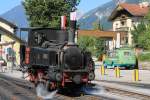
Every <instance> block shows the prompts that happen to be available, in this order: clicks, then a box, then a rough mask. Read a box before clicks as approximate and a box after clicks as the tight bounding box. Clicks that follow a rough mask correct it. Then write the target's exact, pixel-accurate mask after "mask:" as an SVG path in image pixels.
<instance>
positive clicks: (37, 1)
mask: <svg viewBox="0 0 150 100" xmlns="http://www.w3.org/2000/svg"><path fill="white" fill-rule="evenodd" d="M68 1H71V0H68ZM74 1H75V3H78V2H79V0H74ZM23 5H24V7H25V10H26V15H27V17H28V20H29V22H30V26H31V27H60V16H62V15H66V16H69V12H70V9H71V8H72V6H73V5H71V4H70V3H69V2H65V0H25V1H24V2H23Z"/></svg>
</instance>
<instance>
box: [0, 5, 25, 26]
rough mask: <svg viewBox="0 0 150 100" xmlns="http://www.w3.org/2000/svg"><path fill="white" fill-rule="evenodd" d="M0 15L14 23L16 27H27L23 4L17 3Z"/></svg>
mask: <svg viewBox="0 0 150 100" xmlns="http://www.w3.org/2000/svg"><path fill="white" fill-rule="evenodd" d="M0 16H1V17H3V18H4V19H6V20H8V21H10V22H12V23H14V24H15V25H17V26H18V27H28V21H27V17H26V15H25V9H24V7H23V5H18V6H16V7H14V8H13V9H11V10H9V11H7V12H5V13H4V14H2V15H0Z"/></svg>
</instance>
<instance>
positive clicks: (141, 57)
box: [138, 53, 150, 61]
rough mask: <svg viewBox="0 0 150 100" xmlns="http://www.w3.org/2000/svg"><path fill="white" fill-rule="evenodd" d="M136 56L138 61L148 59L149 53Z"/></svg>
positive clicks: (149, 57)
mask: <svg viewBox="0 0 150 100" xmlns="http://www.w3.org/2000/svg"><path fill="white" fill-rule="evenodd" d="M138 58H139V60H140V61H150V53H146V54H141V55H139V57H138Z"/></svg>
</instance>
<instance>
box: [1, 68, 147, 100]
mask: <svg viewBox="0 0 150 100" xmlns="http://www.w3.org/2000/svg"><path fill="white" fill-rule="evenodd" d="M139 73H140V81H138V82H134V81H133V78H132V74H133V70H121V77H120V78H116V77H115V72H114V70H113V69H106V70H105V75H104V76H101V73H100V68H98V67H97V68H96V70H95V74H96V80H97V81H98V83H96V84H99V85H101V86H106V85H107V86H112V87H118V84H120V88H122V89H129V90H130V91H135V90H139V91H141V93H145V92H146V93H150V91H149V90H150V77H149V75H150V71H149V70H140V71H139ZM1 74H3V75H6V76H8V77H12V78H19V79H22V73H21V72H20V71H13V72H11V71H6V72H5V73H1ZM25 76H26V75H25ZM1 82H2V81H1ZM4 82H5V81H4ZM4 82H3V84H4ZM107 83H108V84H107ZM4 87H6V86H3V85H2V87H0V89H3V88H4ZM5 90H7V89H5ZM0 91H1V90H0ZM8 91H10V90H8ZM25 91H29V90H25ZM139 91H137V92H139ZM143 91H144V92H143ZM1 93H2V92H0V94H1ZM32 93H33V92H32ZM22 94H23V93H22ZM86 97H87V98H91V99H85V98H86ZM60 98H64V100H65V97H63V96H60V95H59V96H57V97H56V98H55V99H56V100H63V99H60ZM76 99H77V100H83V99H85V100H103V98H100V97H98V98H97V97H95V96H94V97H92V96H81V97H77V98H76ZM2 100H5V99H2ZM6 100H7V99H6ZM67 100H75V99H73V98H70V99H67ZM108 100H109V99H108Z"/></svg>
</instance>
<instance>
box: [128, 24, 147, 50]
mask: <svg viewBox="0 0 150 100" xmlns="http://www.w3.org/2000/svg"><path fill="white" fill-rule="evenodd" d="M145 31H146V25H145V24H144V22H143V21H141V23H140V24H139V25H137V26H134V30H133V31H132V32H131V34H132V36H133V37H132V38H133V42H134V44H135V46H136V47H143V45H141V43H140V37H141V36H142V35H144V33H145Z"/></svg>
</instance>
